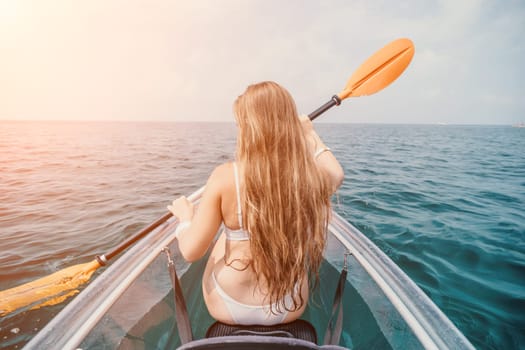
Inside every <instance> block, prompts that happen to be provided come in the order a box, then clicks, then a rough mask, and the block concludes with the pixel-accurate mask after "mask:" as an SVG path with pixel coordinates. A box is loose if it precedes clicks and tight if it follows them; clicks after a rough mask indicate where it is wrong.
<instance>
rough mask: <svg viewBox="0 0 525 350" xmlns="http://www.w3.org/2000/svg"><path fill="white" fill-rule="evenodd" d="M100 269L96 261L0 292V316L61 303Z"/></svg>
mask: <svg viewBox="0 0 525 350" xmlns="http://www.w3.org/2000/svg"><path fill="white" fill-rule="evenodd" d="M99 267H100V264H99V263H98V261H97V260H94V261H92V262H89V263H85V264H79V265H75V266H71V267H68V268H66V269H63V270H60V271H57V272H55V273H53V274H51V275H49V276H45V277H42V278H40V279H37V280H34V281H31V282H28V283H26V284H22V285H20V286H18V287H14V288H11V289H6V290H3V291H0V316H4V315H7V314H9V313H11V312H13V311H15V310H17V309H19V308H21V307H25V306H31V309H38V308H40V307H42V306H46V305H55V304H58V303H61V302H62V301H64V300H65V299H67V298H68V297H70V296H72V295H75V294H76V293H78V290H77V288H78V287H79V286H81V285H82V284H84V283H86V282H87V281H89V279H90V278H91V275H93V273H94V272H95V271H96V270H97V269H98V268H99Z"/></svg>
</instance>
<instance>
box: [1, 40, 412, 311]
mask: <svg viewBox="0 0 525 350" xmlns="http://www.w3.org/2000/svg"><path fill="white" fill-rule="evenodd" d="M412 56H414V45H413V43H412V42H411V41H410V40H409V39H398V40H395V41H393V42H391V43H390V44H388V45H386V46H385V47H383V48H382V49H381V50H379V51H377V52H376V53H375V54H373V55H372V56H370V57H369V58H368V59H367V60H366V61H365V62H364V63H363V64H362V65H361V66H360V67H359V68H358V69H357V70H356V71H355V72H354V74H353V75H352V76H351V77H350V79H349V80H348V82H347V83H346V86H345V88H344V89H343V91H341V92H340V93H338V94H337V95H334V96H333V97H332V99H331V100H330V101H328V102H327V103H325V104H324V105H322V106H321V107H319V108H318V109H317V110H315V111H314V112H312V113H311V114H309V115H308V116H309V118H310V119H311V120H314V119H315V118H317V117H318V116H319V115H321V114H322V113H324V112H325V111H327V110H328V109H330V108H331V107H333V106H336V105H339V104H340V103H341V101H342V100H344V99H346V98H349V97H359V96H364V95H371V94H373V93H376V92H378V91H380V90H382V89H384V88H385V87H387V86H388V85H390V84H391V83H392V82H393V81H394V80H396V79H397V77H399V76H400V75H401V73H403V71H404V70H405V69H406V67H407V66H408V64H409V63H410V61H411V60H412ZM189 199H191V198H189ZM171 216H172V214H171V213H166V214H164V215H163V216H162V217H160V218H159V219H157V220H156V221H155V222H153V223H151V224H150V225H149V226H148V227H146V228H144V229H143V230H141V231H140V232H138V233H137V234H135V235H134V236H132V237H130V238H129V239H127V240H126V241H124V242H123V243H121V244H120V245H119V246H117V247H116V248H114V249H113V250H111V251H110V252H109V253H107V254H104V255H100V256H97V257H96V259H95V260H93V261H91V262H88V263H85V264H79V265H75V266H71V267H68V268H65V269H63V270H60V271H57V272H55V273H53V274H51V275H48V276H45V277H42V278H40V279H37V280H34V281H32V282H28V283H26V284H22V285H20V286H18V287H14V288H11V289H7V290H4V291H0V316H4V315H7V314H9V313H11V312H13V311H15V310H17V309H19V308H22V307H27V306H29V307H30V308H31V309H36V308H40V307H42V306H46V305H54V304H58V303H60V302H62V301H64V300H65V299H67V298H68V297H70V296H72V295H74V294H76V293H78V287H80V286H81V285H82V284H84V283H86V282H88V281H89V279H90V278H91V276H92V275H93V273H94V272H95V271H96V270H97V269H98V268H99V267H101V266H103V265H105V264H106V262H107V261H108V260H109V259H111V258H113V257H114V256H115V255H118V254H119V253H121V252H122V251H124V250H125V249H127V248H128V247H129V246H131V245H132V244H134V243H135V242H137V241H138V240H140V239H141V238H142V237H144V236H145V235H147V234H148V233H150V232H151V231H153V230H154V229H155V228H157V227H158V226H160V225H161V224H163V223H164V222H166V220H168V219H169V218H170V217H171Z"/></svg>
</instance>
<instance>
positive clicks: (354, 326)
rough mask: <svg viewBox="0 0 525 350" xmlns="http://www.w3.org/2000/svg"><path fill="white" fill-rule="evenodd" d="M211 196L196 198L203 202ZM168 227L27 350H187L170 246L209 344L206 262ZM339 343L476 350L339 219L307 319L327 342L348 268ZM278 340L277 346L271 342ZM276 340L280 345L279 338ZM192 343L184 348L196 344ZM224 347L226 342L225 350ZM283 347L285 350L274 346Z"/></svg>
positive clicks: (195, 324)
mask: <svg viewBox="0 0 525 350" xmlns="http://www.w3.org/2000/svg"><path fill="white" fill-rule="evenodd" d="M202 190H203V189H202V188H201V189H200V190H198V191H196V192H195V193H193V194H192V195H191V196H190V199H191V200H192V201H193V202H194V203H196V204H198V201H199V199H200V196H201V194H202ZM177 225H178V223H177V222H176V221H175V220H174V219H171V220H168V221H167V222H166V223H164V224H163V225H161V226H160V227H158V228H157V229H155V230H154V231H153V232H151V233H150V234H149V235H148V236H146V237H145V238H143V239H142V240H141V241H140V242H138V243H137V244H136V245H135V246H133V247H132V248H130V249H129V250H128V251H127V252H126V253H124V254H123V255H122V256H121V257H120V258H119V259H118V260H116V261H115V262H113V263H112V264H111V265H110V266H109V267H108V268H107V269H106V270H105V271H104V272H103V273H102V274H101V275H99V276H98V277H97V278H96V279H95V280H94V281H93V282H91V283H90V285H89V286H88V287H86V288H85V289H84V290H83V291H82V292H81V293H80V294H79V295H78V296H77V297H75V299H74V300H73V301H72V302H70V303H69V304H68V305H67V306H66V307H65V308H64V309H63V310H62V311H61V312H60V313H59V314H58V315H57V316H56V317H55V318H54V319H53V320H51V321H50V322H49V323H48V324H47V325H46V326H45V327H44V328H43V329H42V330H41V331H40V332H39V333H38V334H37V335H36V336H35V337H34V338H33V339H32V340H31V341H30V342H29V343H28V344H26V346H25V348H26V349H174V348H177V347H178V346H180V339H179V336H178V333H177V325H176V321H175V305H174V304H175V303H174V295H173V293H174V292H173V287H172V283H171V280H170V276H169V271H168V268H167V262H168V257H167V255H166V254H165V253H164V252H163V249H164V248H165V247H168V248H169V250H170V252H171V257H172V258H173V260H174V261H175V264H176V268H177V274H178V276H179V277H180V280H181V284H182V289H183V293H184V298H185V300H186V305H187V309H188V313H189V315H190V321H191V328H192V331H193V337H194V339H200V340H198V341H197V342H201V343H206V339H204V336H205V334H206V330H207V329H208V327H210V325H211V324H212V323H213V322H214V320H213V319H212V318H211V316H210V315H209V313H208V311H207V309H206V306H205V305H204V301H203V298H202V291H201V276H202V271H203V269H204V266H205V262H206V259H201V260H200V261H198V262H196V263H193V264H188V263H186V262H185V261H184V260H183V259H182V257H180V255H179V254H178V248H177V240H176V238H175V234H174V232H175V229H176V227H177ZM345 253H350V255H348V256H347V259H346V263H347V267H348V274H347V277H346V283H345V289H344V294H343V299H342V300H343V310H344V311H343V327H342V334H341V337H340V342H339V345H340V346H343V347H346V348H351V349H421V348H425V349H473V346H472V345H471V344H470V343H469V341H468V340H467V339H466V338H465V336H464V335H463V334H462V333H461V332H460V331H459V330H458V329H457V328H456V327H455V326H454V324H453V323H452V322H451V321H450V320H449V319H448V318H447V317H446V316H445V314H443V312H442V311H441V310H440V309H439V308H438V307H437V306H436V305H435V304H434V303H433V302H432V301H431V300H430V299H429V298H428V297H427V296H426V295H425V294H424V293H423V292H422V291H421V289H420V288H419V287H417V285H416V284H415V283H414V282H413V281H412V280H411V279H410V278H409V277H408V276H407V275H406V274H405V273H404V272H403V271H402V270H401V269H400V268H399V267H398V266H397V265H395V264H394V263H393V262H392V261H391V260H390V259H389V258H388V257H387V256H386V255H385V254H384V253H383V252H382V251H381V250H380V249H379V248H378V247H377V246H376V245H374V243H372V242H371V241H370V240H369V239H368V238H366V237H365V236H364V235H363V234H362V233H361V232H360V231H359V230H358V229H356V228H355V227H354V226H352V225H351V224H350V223H348V222H347V221H345V220H344V219H343V218H342V217H341V216H339V215H338V214H337V213H335V212H334V213H333V215H332V219H331V222H330V224H329V235H328V244H327V248H326V251H325V257H324V258H325V259H324V262H323V265H322V267H321V272H320V279H321V282H320V286H319V288H318V289H317V290H316V291H315V292H314V293H312V295H311V300H310V301H309V305H308V307H307V310H306V311H305V313H304V315H303V316H302V317H301V318H302V319H304V320H307V321H308V322H310V323H311V324H312V325H313V326H314V328H315V330H316V332H317V337H318V339H323V337H324V333H325V331H326V329H327V324H328V322H329V318H330V315H331V311H332V310H331V308H332V301H333V298H334V293H335V290H336V287H337V283H338V279H339V275H340V272H341V270H342V268H343V265H344V262H345ZM270 342H272V340H270ZM276 342H277V340H276ZM187 345H188V344H185V346H187ZM223 345H224V344H223ZM266 345H268V348H273V349H276V348H278V347H279V346H278V344H277V343H276V344H273V345H272V344H271V343H268V344H266Z"/></svg>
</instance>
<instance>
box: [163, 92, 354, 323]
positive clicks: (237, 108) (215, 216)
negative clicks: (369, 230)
mask: <svg viewBox="0 0 525 350" xmlns="http://www.w3.org/2000/svg"><path fill="white" fill-rule="evenodd" d="M234 112H235V118H236V122H237V126H238V139H237V153H236V155H237V157H236V160H235V162H234V163H225V164H222V165H220V166H218V167H217V168H216V169H215V170H214V171H213V173H212V174H211V175H210V177H209V179H208V181H207V184H206V189H205V191H204V194H203V196H202V200H201V203H200V205H199V209H198V210H197V212H196V213H194V208H193V206H192V204H191V203H190V202H189V201H188V200H187V199H186V198H185V197H181V198H179V199H177V200H175V201H173V204H172V205H171V206H168V209H169V210H170V211H171V212H172V213H173V215H174V216H176V217H177V218H178V219H179V220H180V222H181V224H180V225H179V227H178V229H177V231H178V240H179V249H180V251H181V253H182V256H183V257H184V258H185V259H186V260H187V261H189V262H192V261H195V260H198V259H200V258H201V257H202V256H204V254H205V253H206V251H207V250H208V247H209V246H210V244H211V243H212V241H213V239H214V237H215V235H216V232H217V231H218V230H219V228H220V226H221V224H224V231H223V232H222V233H221V235H220V236H219V238H218V240H217V242H216V244H215V246H214V248H213V250H212V252H211V254H210V257H209V260H208V263H207V266H206V269H205V271H204V275H203V280H202V287H203V294H204V301H205V302H206V306H207V307H208V310H209V312H210V314H211V316H212V317H213V318H215V319H216V320H218V321H221V322H223V323H227V324H245V325H247V324H258V325H272V324H279V323H287V322H291V321H294V320H295V319H297V318H299V317H300V316H301V315H302V313H303V312H304V310H305V308H306V304H307V301H308V293H309V288H310V287H312V286H313V285H315V284H316V283H317V282H318V279H319V277H318V271H319V266H320V264H321V261H322V254H323V249H324V246H325V239H326V228H327V224H328V219H329V213H330V196H331V194H332V193H333V192H334V191H335V190H336V189H337V187H339V185H340V184H341V182H342V180H343V176H344V174H343V170H342V168H341V166H340V164H339V162H338V161H337V160H336V159H335V157H334V156H333V154H332V153H331V152H330V149H329V148H327V147H326V146H325V145H324V144H323V142H322V141H321V139H320V138H319V136H318V135H317V134H316V132H315V131H314V129H313V127H312V123H311V121H310V120H309V119H308V118H307V117H301V118H299V117H298V114H297V110H296V107H295V103H294V101H293V99H292V97H291V95H290V94H289V93H288V91H286V90H285V89H284V88H282V87H281V86H280V85H278V84H276V83H274V82H262V83H259V84H255V85H251V86H249V87H248V88H247V89H246V91H245V92H244V94H242V95H241V96H239V97H238V98H237V100H236V101H235V104H234Z"/></svg>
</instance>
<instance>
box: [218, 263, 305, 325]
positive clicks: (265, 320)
mask: <svg viewBox="0 0 525 350" xmlns="http://www.w3.org/2000/svg"><path fill="white" fill-rule="evenodd" d="M211 278H212V279H213V284H214V285H215V288H216V289H217V293H219V295H220V297H221V298H222V300H223V302H224V304H225V305H226V308H227V309H228V311H229V313H230V316H231V318H232V320H233V322H235V324H240V325H263V326H271V325H275V324H279V323H283V321H284V319H285V318H286V316H287V315H288V311H286V310H284V311H283V312H278V311H277V310H276V305H277V303H274V304H273V311H274V313H271V312H270V304H268V305H260V306H259V305H248V304H243V303H240V302H238V301H237V300H235V299H233V298H232V297H231V296H229V295H228V294H227V293H226V292H225V291H224V289H222V288H221V286H220V285H219V283H218V282H217V278H216V277H215V272H212V273H211ZM297 289H298V286H297V285H296V286H295V292H297ZM284 305H285V306H286V308H288V309H290V308H292V307H293V300H292V297H291V296H290V295H286V296H285V297H284ZM281 309H283V307H282V305H281Z"/></svg>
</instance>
